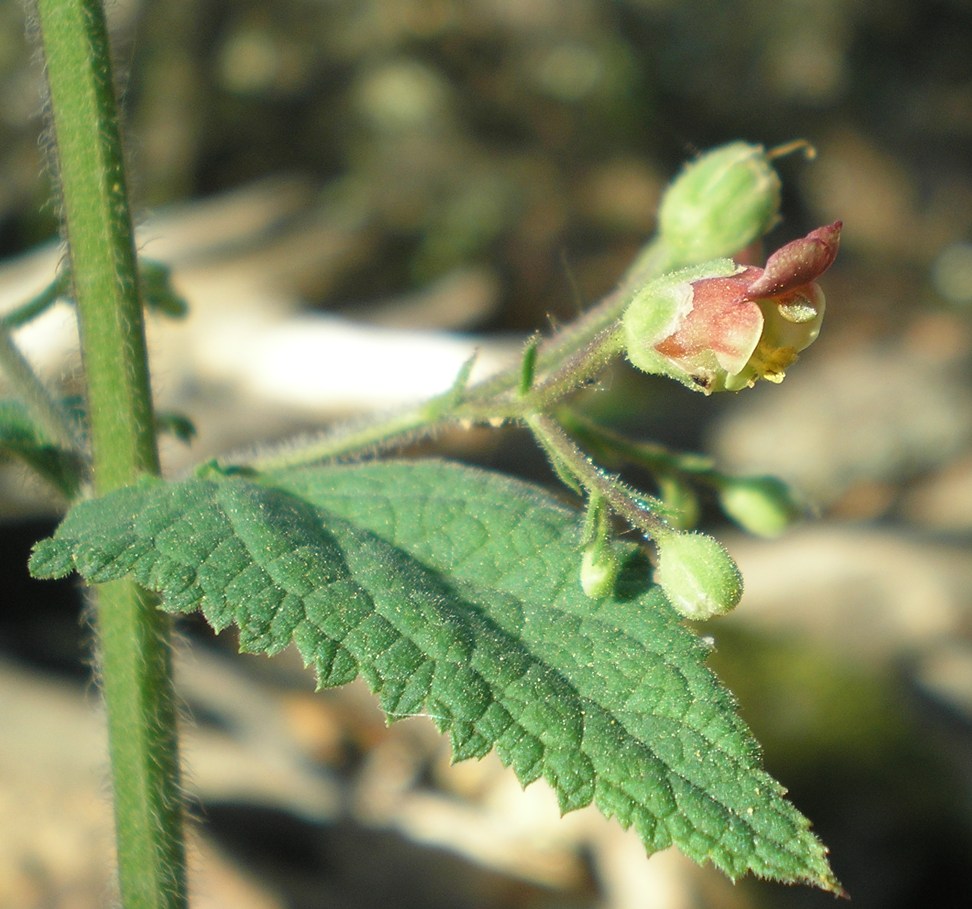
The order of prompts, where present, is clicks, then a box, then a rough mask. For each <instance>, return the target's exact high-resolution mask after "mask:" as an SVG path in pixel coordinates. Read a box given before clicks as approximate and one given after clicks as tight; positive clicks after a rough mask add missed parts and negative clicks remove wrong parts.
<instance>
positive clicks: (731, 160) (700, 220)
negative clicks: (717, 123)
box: [658, 142, 780, 265]
mask: <svg viewBox="0 0 972 909" xmlns="http://www.w3.org/2000/svg"><path fill="white" fill-rule="evenodd" d="M779 210H780V178H779V177H778V176H777V174H776V171H775V170H774V169H773V167H772V165H771V164H770V160H769V157H768V156H767V154H766V150H765V149H764V148H763V146H762V145H750V144H749V143H747V142H732V143H730V144H728V145H723V146H720V147H719V148H715V149H712V150H711V151H708V152H706V153H705V154H703V155H701V156H700V157H699V158H698V159H697V160H695V161H693V162H691V163H690V164H688V165H686V167H685V168H684V170H683V171H682V172H681V173H680V174H679V175H678V177H676V178H675V180H674V182H673V183H672V184H671V186H669V188H668V190H667V191H666V193H665V195H664V196H663V197H662V201H661V206H660V208H659V210H658V230H659V234H660V236H661V238H662V240H663V241H664V242H665V243H666V245H667V246H668V247H669V248H670V249H671V250H672V251H673V253H674V254H675V258H676V260H677V261H678V262H679V263H681V264H684V265H691V264H694V263H696V262H704V261H705V260H706V259H715V258H718V257H720V256H732V255H734V254H735V253H737V252H739V251H740V250H741V249H744V248H745V247H746V246H748V245H749V244H750V243H752V242H753V241H754V240H758V239H759V238H760V237H762V236H763V235H764V234H765V233H766V232H767V231H768V230H769V229H770V228H771V227H773V225H774V224H776V222H777V221H778V220H779Z"/></svg>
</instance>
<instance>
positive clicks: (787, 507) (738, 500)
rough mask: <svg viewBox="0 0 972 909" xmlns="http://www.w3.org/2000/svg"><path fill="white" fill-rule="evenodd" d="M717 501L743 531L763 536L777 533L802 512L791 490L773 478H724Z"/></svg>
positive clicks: (776, 534)
mask: <svg viewBox="0 0 972 909" xmlns="http://www.w3.org/2000/svg"><path fill="white" fill-rule="evenodd" d="M719 501H720V503H721V505H722V510H723V511H724V512H725V513H726V516H727V517H729V518H731V519H732V520H733V521H735V522H736V523H737V524H738V525H739V526H740V527H742V528H743V530H748V531H749V532H750V533H753V534H756V536H760V537H767V538H771V537H777V536H779V535H780V534H781V533H783V531H784V530H786V529H787V527H789V526H790V525H791V524H793V523H794V522H795V521H797V520H799V518H800V517H802V516H803V513H804V511H805V509H804V507H803V506H802V505H801V503H800V502H799V501H798V499H797V497H796V496H795V495H794V494H793V490H791V489H790V487H789V486H787V485H786V483H784V482H783V481H782V480H778V479H777V478H776V477H740V478H739V479H730V480H727V481H726V482H725V483H724V484H723V485H722V486H721V487H720V489H719Z"/></svg>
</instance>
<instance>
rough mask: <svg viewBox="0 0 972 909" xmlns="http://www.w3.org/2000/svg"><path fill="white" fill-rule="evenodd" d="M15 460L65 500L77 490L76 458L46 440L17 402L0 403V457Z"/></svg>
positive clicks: (79, 466)
mask: <svg viewBox="0 0 972 909" xmlns="http://www.w3.org/2000/svg"><path fill="white" fill-rule="evenodd" d="M3 455H9V456H11V457H15V458H19V459H20V460H21V461H23V462H24V463H26V464H28V465H29V466H30V467H32V468H33V469H34V470H36V471H37V472H38V473H39V474H41V476H43V477H44V478H45V479H47V480H48V482H50V483H51V484H52V485H53V486H55V487H57V489H59V490H60V491H61V492H62V493H63V494H64V496H65V497H66V498H67V499H72V498H74V497H75V496H76V495H77V493H78V490H79V489H80V488H81V477H82V475H83V472H84V465H83V463H82V461H81V459H80V458H79V457H78V455H77V454H76V453H74V452H71V451H65V450H64V449H63V448H61V447H60V446H58V445H56V444H55V443H54V442H52V441H51V440H50V439H48V438H47V436H46V434H45V433H44V432H43V430H42V429H41V428H40V427H39V426H38V425H37V424H36V423H35V422H34V420H33V418H32V417H31V415H30V413H29V412H28V410H27V408H26V407H25V406H24V404H23V403H21V402H20V401H13V400H6V401H0V456H3Z"/></svg>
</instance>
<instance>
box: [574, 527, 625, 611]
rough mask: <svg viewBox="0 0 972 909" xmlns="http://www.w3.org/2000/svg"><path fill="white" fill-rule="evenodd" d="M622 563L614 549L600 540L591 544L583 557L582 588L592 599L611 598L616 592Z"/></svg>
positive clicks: (586, 548)
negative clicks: (615, 588) (615, 584)
mask: <svg viewBox="0 0 972 909" xmlns="http://www.w3.org/2000/svg"><path fill="white" fill-rule="evenodd" d="M620 569H621V561H620V560H619V559H618V556H617V553H616V552H615V551H614V549H613V548H612V547H611V546H609V545H607V544H606V543H605V542H603V541H601V540H598V541H595V542H593V543H590V544H589V545H588V546H586V547H585V549H584V554H583V556H581V572H580V580H581V587H582V588H583V589H584V593H586V594H587V595H588V596H589V597H591V598H592V599H599V598H600V597H606V596H609V595H610V594H611V593H612V592H613V591H614V582H615V581H616V580H617V578H618V571H619V570H620Z"/></svg>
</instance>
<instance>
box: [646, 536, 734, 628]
mask: <svg viewBox="0 0 972 909" xmlns="http://www.w3.org/2000/svg"><path fill="white" fill-rule="evenodd" d="M655 543H656V545H657V547H658V567H657V568H656V569H655V581H656V582H657V583H658V584H659V585H660V586H661V588H662V590H663V591H664V593H665V596H666V597H667V598H668V602H669V603H671V604H672V607H673V608H674V609H675V611H676V612H678V613H680V614H681V615H683V616H685V618H687V619H697V620H699V619H708V618H711V617H712V616H716V615H724V614H725V613H727V612H729V611H730V610H731V609H733V608H734V607H735V606H736V604H737V603H738V602H739V600H740V598H741V597H742V577H741V576H740V574H739V569H738V568H737V567H736V563H735V562H734V561H733V560H732V557H731V556H730V555H729V553H728V552H727V551H726V549H725V547H724V546H723V545H722V544H721V543H719V542H717V541H716V540H714V539H713V538H712V537H710V536H706V535H705V534H704V533H673V534H670V535H667V536H663V537H659V538H656V541H655Z"/></svg>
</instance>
